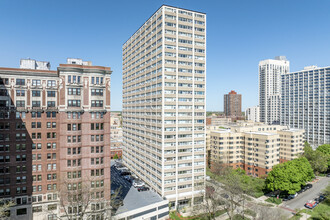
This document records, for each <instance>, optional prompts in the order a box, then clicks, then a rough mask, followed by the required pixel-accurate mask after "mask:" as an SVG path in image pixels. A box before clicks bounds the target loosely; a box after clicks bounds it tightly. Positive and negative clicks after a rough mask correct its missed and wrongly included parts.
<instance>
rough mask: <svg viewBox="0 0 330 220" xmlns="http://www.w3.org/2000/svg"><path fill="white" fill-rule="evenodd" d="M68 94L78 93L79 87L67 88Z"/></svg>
mask: <svg viewBox="0 0 330 220" xmlns="http://www.w3.org/2000/svg"><path fill="white" fill-rule="evenodd" d="M68 95H80V88H68Z"/></svg>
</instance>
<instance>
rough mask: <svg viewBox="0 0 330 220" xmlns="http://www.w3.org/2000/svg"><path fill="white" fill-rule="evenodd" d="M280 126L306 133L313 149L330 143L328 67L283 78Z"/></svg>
mask: <svg viewBox="0 0 330 220" xmlns="http://www.w3.org/2000/svg"><path fill="white" fill-rule="evenodd" d="M281 103H282V104H281V124H283V125H289V126H290V127H292V128H299V129H305V130H306V140H307V141H308V142H309V143H310V144H311V145H312V146H314V147H317V146H319V145H322V144H329V143H330V67H317V66H310V67H305V68H304V70H301V71H298V72H292V73H286V74H283V75H282V101H281Z"/></svg>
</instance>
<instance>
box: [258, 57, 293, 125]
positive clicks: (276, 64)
mask: <svg viewBox="0 0 330 220" xmlns="http://www.w3.org/2000/svg"><path fill="white" fill-rule="evenodd" d="M289 68H290V63H289V61H287V59H286V58H285V57H284V56H279V57H275V59H274V60H273V59H268V60H263V61H260V62H259V106H260V122H264V123H266V124H279V123H280V112H281V109H280V104H281V74H284V73H288V72H289Z"/></svg>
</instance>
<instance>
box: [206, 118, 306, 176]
mask: <svg viewBox="0 0 330 220" xmlns="http://www.w3.org/2000/svg"><path fill="white" fill-rule="evenodd" d="M207 134H208V135H207V142H206V143H207V149H208V158H209V160H210V164H217V163H222V164H225V165H229V166H231V167H233V168H241V169H244V170H245V171H246V173H247V174H248V175H253V176H259V177H260V176H264V175H267V174H268V172H269V171H270V170H271V169H272V168H273V166H274V165H276V164H278V163H280V162H285V161H287V160H292V159H295V158H297V156H298V155H299V154H302V153H303V145H304V130H297V129H288V127H287V126H281V125H266V124H262V123H253V122H249V121H247V122H243V121H240V122H238V123H236V125H233V126H229V127H228V129H219V128H217V127H210V130H209V131H207Z"/></svg>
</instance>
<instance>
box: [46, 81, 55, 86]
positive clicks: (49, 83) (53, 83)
mask: <svg viewBox="0 0 330 220" xmlns="http://www.w3.org/2000/svg"><path fill="white" fill-rule="evenodd" d="M47 86H48V87H55V86H56V81H55V80H48V81H47Z"/></svg>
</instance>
